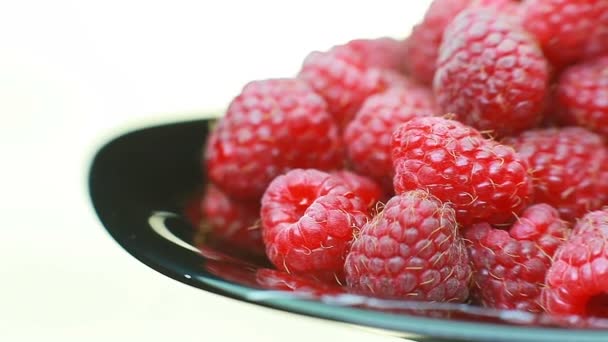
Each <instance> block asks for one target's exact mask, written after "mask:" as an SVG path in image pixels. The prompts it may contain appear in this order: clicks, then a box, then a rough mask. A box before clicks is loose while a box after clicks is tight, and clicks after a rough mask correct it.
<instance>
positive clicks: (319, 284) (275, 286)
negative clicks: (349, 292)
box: [256, 268, 344, 297]
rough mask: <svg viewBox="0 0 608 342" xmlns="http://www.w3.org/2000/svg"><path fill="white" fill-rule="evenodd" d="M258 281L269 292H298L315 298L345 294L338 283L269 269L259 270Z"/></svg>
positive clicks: (257, 273)
mask: <svg viewBox="0 0 608 342" xmlns="http://www.w3.org/2000/svg"><path fill="white" fill-rule="evenodd" d="M256 279H257V282H258V284H259V285H260V286H261V287H262V288H264V289H268V290H279V291H290V292H298V293H300V294H310V295H312V296H314V297H319V296H323V295H337V294H342V293H344V290H342V288H341V287H339V286H338V285H337V284H336V283H333V284H332V283H328V282H326V281H324V280H323V279H318V278H315V277H314V276H305V275H295V274H289V273H286V272H282V271H277V270H271V269H268V268H261V269H258V270H257V272H256Z"/></svg>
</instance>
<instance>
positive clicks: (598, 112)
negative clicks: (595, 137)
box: [557, 55, 608, 137]
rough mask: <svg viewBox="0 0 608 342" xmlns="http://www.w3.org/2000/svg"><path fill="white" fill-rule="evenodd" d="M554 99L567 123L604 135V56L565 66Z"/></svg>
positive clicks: (607, 59) (607, 108) (607, 94)
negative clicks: (568, 66) (566, 67)
mask: <svg viewBox="0 0 608 342" xmlns="http://www.w3.org/2000/svg"><path fill="white" fill-rule="evenodd" d="M557 101H558V103H559V108H560V109H561V110H562V111H563V113H562V115H563V116H565V117H566V118H567V119H568V120H569V122H573V123H576V124H577V125H580V126H584V127H586V128H588V129H590V130H592V131H594V132H597V133H600V134H602V135H603V136H604V137H608V55H607V56H604V57H600V58H597V59H594V60H591V61H588V62H584V63H582V64H578V65H575V66H572V67H570V68H568V69H566V70H565V71H564V72H563V73H562V75H561V77H560V80H559V84H558V88H557Z"/></svg>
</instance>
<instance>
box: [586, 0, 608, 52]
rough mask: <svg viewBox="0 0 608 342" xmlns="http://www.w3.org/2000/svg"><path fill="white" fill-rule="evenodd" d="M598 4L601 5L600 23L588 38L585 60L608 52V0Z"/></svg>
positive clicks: (598, 21) (599, 10) (598, 20)
mask: <svg viewBox="0 0 608 342" xmlns="http://www.w3.org/2000/svg"><path fill="white" fill-rule="evenodd" d="M596 6H599V7H600V8H599V9H598V13H599V14H598V19H597V23H598V25H597V27H595V28H594V30H593V32H592V33H591V35H590V36H589V39H588V40H587V44H586V46H585V55H584V56H583V60H585V59H591V58H594V57H598V56H602V55H605V54H608V2H607V1H600V2H597V3H596Z"/></svg>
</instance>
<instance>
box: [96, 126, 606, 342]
mask: <svg viewBox="0 0 608 342" xmlns="http://www.w3.org/2000/svg"><path fill="white" fill-rule="evenodd" d="M210 122H211V121H209V120H199V121H190V122H181V123H175V124H167V125H163V126H156V127H150V128H146V129H142V130H138V131H134V132H130V133H127V134H125V135H123V136H120V137H118V138H116V139H114V140H113V141H111V142H109V143H108V144H107V145H105V146H103V147H102V148H101V149H100V150H99V152H98V153H97V155H96V156H95V158H94V160H93V163H92V165H91V169H90V175H89V188H90V189H89V190H90V195H91V200H92V203H93V206H94V207H95V210H96V212H97V214H98V216H99V218H100V220H101V222H102V223H103V225H104V226H105V228H106V229H107V231H108V232H109V233H110V234H111V236H112V237H113V238H114V239H115V240H116V241H117V242H118V243H119V244H120V245H121V246H122V247H123V248H124V249H126V250H127V251H128V252H129V253H130V254H132V255H133V256H134V257H135V258H137V259H138V260H140V261H141V262H143V263H144V264H146V265H148V266H149V267H151V268H153V269H154V270H156V271H158V272H161V273H163V274H165V275H166V276H169V277H171V278H173V279H175V280H177V281H180V282H183V283H186V284H189V285H192V286H195V287H198V288H201V289H203V290H206V291H210V292H214V293H217V294H221V295H224V296H228V297H231V298H234V299H238V300H242V301H246V302H250V303H255V304H258V305H263V306H267V307H273V308H276V309H280V310H285V311H289V312H293V313H299V314H304V315H309V316H314V317H318V318H325V319H329V320H335V321H340V322H347V323H354V324H358V325H362V326H367V327H373V328H380V329H383V330H387V331H390V332H391V333H400V334H403V335H404V336H408V338H413V339H416V340H419V341H455V340H465V341H551V342H558V341H608V330H606V331H602V330H582V329H563V328H551V327H549V328H547V327H533V326H531V324H538V323H539V322H541V324H553V323H554V322H551V321H550V319H548V318H547V317H540V316H535V315H531V314H526V313H521V312H512V311H495V310H485V309H480V308H476V307H472V306H468V305H459V304H425V303H417V302H405V301H387V300H379V299H375V298H369V297H362V296H354V295H348V294H337V295H324V296H323V295H322V296H313V295H311V294H295V293H292V292H284V291H275V290H268V289H263V288H262V286H260V285H259V284H258V283H256V278H255V272H256V268H257V267H258V266H256V265H252V264H251V263H249V262H248V261H246V260H238V259H234V258H232V257H231V256H230V255H229V254H230V253H229V252H226V251H221V250H213V249H207V250H204V251H203V252H201V251H200V250H199V249H197V248H195V247H193V245H194V242H193V240H194V236H193V233H192V231H193V229H192V226H191V225H189V224H188V223H187V222H186V220H185V219H184V218H183V217H182V215H181V214H180V213H182V212H183V210H184V206H185V205H186V203H187V201H188V199H189V198H190V197H191V196H192V194H193V193H195V192H196V191H197V190H198V189H200V188H201V187H202V185H203V184H204V182H205V175H204V174H203V173H202V172H201V166H200V165H201V164H200V161H201V151H202V146H203V144H204V141H205V139H206V137H207V133H208V125H209V124H210ZM434 317H437V318H434ZM445 317H450V318H449V319H447V318H445ZM595 325H596V326H597V325H600V326H604V327H608V324H606V322H604V321H599V322H595ZM412 334H415V335H416V336H419V337H411V336H412Z"/></svg>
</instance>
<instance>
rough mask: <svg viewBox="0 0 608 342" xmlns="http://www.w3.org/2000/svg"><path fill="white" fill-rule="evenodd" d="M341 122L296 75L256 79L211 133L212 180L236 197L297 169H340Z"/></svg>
mask: <svg viewBox="0 0 608 342" xmlns="http://www.w3.org/2000/svg"><path fill="white" fill-rule="evenodd" d="M340 145H341V138H340V136H339V135H338V126H337V125H336V123H335V122H334V121H333V119H332V117H331V116H330V115H329V113H328V112H327V107H326V104H325V102H324V101H323V99H322V98H321V97H320V96H318V95H317V94H316V93H314V92H313V91H312V89H310V88H309V87H308V86H307V85H306V84H305V83H303V82H302V81H299V80H294V79H275V80H265V81H254V82H251V83H249V84H247V85H246V86H245V87H244V88H243V91H242V92H241V94H240V95H239V96H237V97H236V98H235V99H234V100H233V101H232V103H231V104H230V107H228V111H227V112H226V115H225V116H224V117H223V118H222V119H220V121H219V124H218V126H217V127H216V129H215V130H214V131H213V132H212V133H211V136H210V137H209V141H208V144H207V148H206V154H205V157H206V163H207V167H208V174H209V179H210V180H211V181H212V182H213V183H215V184H217V185H218V186H219V187H220V188H221V189H222V190H223V191H225V192H226V193H228V194H229V195H230V196H232V197H236V198H242V199H259V198H260V197H261V196H262V194H263V193H264V190H265V189H266V187H267V186H268V184H269V183H270V182H271V181H272V179H274V178H275V177H276V176H278V175H280V174H281V173H284V172H286V171H288V170H290V169H293V168H298V167H302V168H308V167H310V168H318V169H326V170H331V169H337V168H340V167H341V166H342V163H343V156H342V150H341V147H340Z"/></svg>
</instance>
